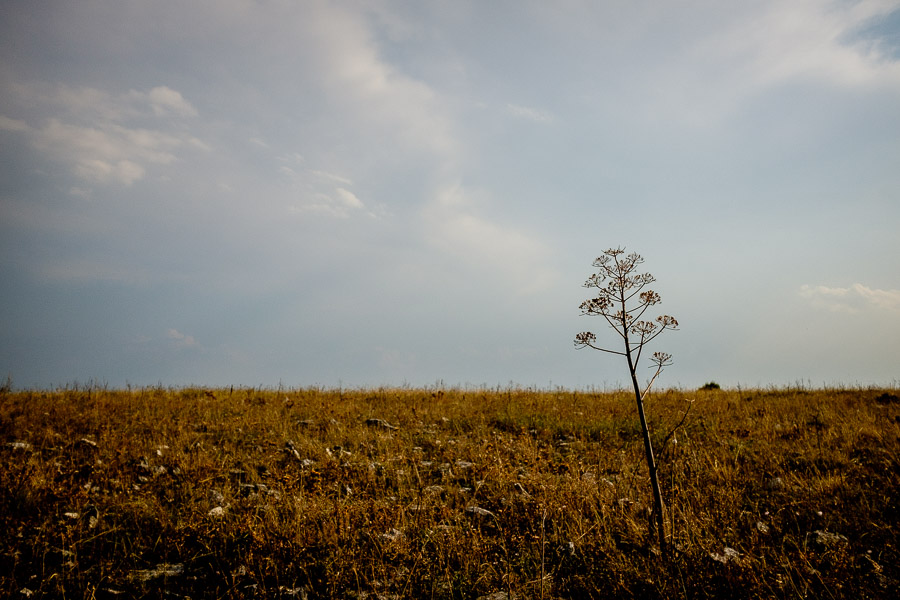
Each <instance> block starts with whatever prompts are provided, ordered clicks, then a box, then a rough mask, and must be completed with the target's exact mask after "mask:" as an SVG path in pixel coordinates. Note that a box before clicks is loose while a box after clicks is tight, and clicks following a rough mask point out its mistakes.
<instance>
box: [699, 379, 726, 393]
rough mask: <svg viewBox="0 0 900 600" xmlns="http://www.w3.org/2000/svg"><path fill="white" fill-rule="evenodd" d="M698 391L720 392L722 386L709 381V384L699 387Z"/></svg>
mask: <svg viewBox="0 0 900 600" xmlns="http://www.w3.org/2000/svg"><path fill="white" fill-rule="evenodd" d="M700 389H701V390H706V391H709V390H721V389H722V386H720V385H719V384H718V383H716V382H715V381H710V382H709V383H704V384H703V385H702V386H701V387H700Z"/></svg>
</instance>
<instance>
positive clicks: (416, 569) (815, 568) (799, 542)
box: [0, 387, 900, 599]
mask: <svg viewBox="0 0 900 600" xmlns="http://www.w3.org/2000/svg"><path fill="white" fill-rule="evenodd" d="M895 394H896V391H895V390H894V391H891V390H874V389H846V390H804V389H770V390H750V391H748V390H720V391H702V392H693V391H685V390H670V391H667V392H661V393H657V394H655V395H653V396H651V397H650V399H649V401H648V403H647V407H648V411H649V414H650V422H651V428H652V429H653V432H654V436H655V439H656V442H657V444H660V443H661V442H662V440H663V438H664V436H665V434H666V433H668V432H669V430H670V429H671V427H672V426H673V425H674V424H676V423H677V422H678V421H679V420H680V418H681V415H682V414H683V411H684V410H685V408H686V406H687V404H688V402H689V401H690V400H693V401H694V405H693V408H692V411H691V413H690V415H689V417H688V419H687V420H686V421H685V424H684V426H683V427H681V428H680V429H678V431H677V432H676V433H675V435H674V436H673V437H672V438H671V439H670V440H669V442H668V443H667V444H666V445H665V447H661V448H658V449H657V451H658V454H659V456H660V469H661V470H660V476H661V481H662V484H663V490H664V495H665V499H666V502H667V508H668V514H667V526H668V531H669V535H670V536H671V539H672V542H673V545H674V546H675V547H677V553H676V555H675V557H674V558H673V559H672V560H670V561H663V560H661V559H660V557H659V556H658V554H657V552H656V550H655V548H653V547H652V546H651V543H652V536H650V535H649V534H648V507H649V506H651V505H652V499H651V498H650V495H649V485H648V481H647V473H646V467H645V465H644V462H643V454H642V453H643V449H642V444H641V439H640V434H639V429H638V426H637V423H636V417H635V415H634V408H633V398H631V399H629V395H628V394H627V393H624V392H622V393H588V392H574V391H570V390H569V391H567V390H561V389H560V390H552V391H540V390H527V389H509V390H502V389H497V390H460V389H447V390H426V389H361V390H349V391H348V390H320V389H300V390H272V389H246V388H242V389H224V390H222V389H216V390H207V389H165V388H144V389H132V390H108V389H99V388H96V387H72V388H68V389H60V390H57V391H52V392H47V391H44V392H42V391H22V392H10V391H8V390H4V391H3V392H2V395H0V443H2V447H0V455H2V456H0V458H2V466H0V519H2V526H3V534H2V542H0V596H5V597H26V596H27V595H28V594H29V593H33V594H34V596H35V597H48V598H49V597H66V598H73V597H74V598H82V597H84V598H89V597H97V598H100V597H147V598H156V597H160V598H162V597H168V598H177V597H185V596H190V597H191V598H203V597H210V598H218V597H234V598H240V597H250V596H257V597H267V598H277V597H284V598H303V597H306V598H373V599H374V598H479V597H488V598H490V597H493V598H501V597H506V598H512V597H513V596H515V597H516V598H547V599H549V598H720V597H730V598H759V597H766V598H801V597H822V598H847V597H853V598H882V597H883V598H888V597H897V594H898V581H900V553H898V535H897V525H898V518H900V506H898V497H900V496H898V491H900V490H898V488H900V463H898V456H900V401H898V398H897V396H896V395H895ZM368 419H380V420H382V421H383V423H380V424H379V423H374V422H373V424H370V425H367V424H366V421H367V420H368ZM384 424H388V425H390V426H392V427H395V428H396V429H390V428H386V427H384V426H383V425H384ZM500 593H505V594H507V595H506V596H501V595H499V594H500Z"/></svg>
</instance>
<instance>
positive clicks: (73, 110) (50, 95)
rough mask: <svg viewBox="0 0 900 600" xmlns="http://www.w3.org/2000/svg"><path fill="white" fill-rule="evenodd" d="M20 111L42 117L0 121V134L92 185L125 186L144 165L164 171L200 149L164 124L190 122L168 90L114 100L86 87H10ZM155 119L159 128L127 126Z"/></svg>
mask: <svg viewBox="0 0 900 600" xmlns="http://www.w3.org/2000/svg"><path fill="white" fill-rule="evenodd" d="M12 87H13V89H14V91H15V94H16V96H17V99H18V101H19V103H20V105H21V106H23V107H31V106H37V107H38V108H40V110H41V113H42V116H41V117H39V118H35V119H31V122H29V119H15V118H11V117H9V116H5V115H0V129H4V130H7V131H15V132H19V133H21V134H23V135H24V136H25V137H26V138H27V139H28V141H29V142H30V143H31V145H32V146H33V147H34V148H35V149H37V150H38V151H40V152H42V153H43V154H44V155H46V156H47V157H49V158H51V159H53V160H56V161H58V162H61V163H63V164H65V165H67V166H68V167H69V169H70V171H71V172H72V174H74V175H75V176H76V177H77V178H79V179H81V180H83V181H86V182H89V183H92V184H108V183H118V184H122V185H125V186H130V185H132V184H134V183H135V182H137V181H139V180H141V179H143V178H144V177H145V176H146V174H147V169H148V167H149V166H150V165H168V164H171V163H172V162H174V161H175V160H176V152H177V151H178V150H179V149H181V148H183V147H192V148H200V149H203V148H206V145H205V144H204V143H203V142H201V141H200V140H198V139H196V138H195V137H193V136H190V135H187V134H186V133H184V131H182V130H180V129H178V128H174V127H168V125H169V123H168V119H170V118H171V117H172V116H173V115H174V116H177V117H186V116H193V115H196V114H197V111H196V109H195V108H194V107H193V106H192V105H191V104H190V103H189V102H188V101H187V100H185V99H184V97H183V96H182V95H181V94H180V93H179V92H177V91H176V90H173V89H171V88H168V87H166V86H158V87H155V88H153V89H151V90H150V91H149V92H137V91H133V90H132V91H130V92H128V93H126V94H122V95H118V96H117V95H114V94H110V93H108V92H105V91H103V90H98V89H95V88H89V87H78V88H72V87H68V86H64V85H50V84H43V83H31V84H15V85H13V86H12ZM148 117H149V118H151V119H157V121H158V124H159V128H157V129H148V128H146V127H133V126H129V122H130V121H131V120H132V119H141V120H145V119H146V118H148Z"/></svg>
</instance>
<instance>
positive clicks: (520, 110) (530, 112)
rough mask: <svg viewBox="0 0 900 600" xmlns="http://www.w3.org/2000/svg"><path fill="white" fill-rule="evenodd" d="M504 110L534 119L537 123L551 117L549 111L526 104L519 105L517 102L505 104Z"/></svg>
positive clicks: (515, 115) (530, 119) (523, 117)
mask: <svg viewBox="0 0 900 600" xmlns="http://www.w3.org/2000/svg"><path fill="white" fill-rule="evenodd" d="M506 111H507V112H508V113H509V114H511V115H512V116H514V117H518V118H520V119H527V120H529V121H536V122H538V123H542V122H545V121H549V120H550V119H551V117H550V114H549V113H546V112H544V111H541V110H538V109H536V108H530V107H528V106H520V105H518V104H507V105H506Z"/></svg>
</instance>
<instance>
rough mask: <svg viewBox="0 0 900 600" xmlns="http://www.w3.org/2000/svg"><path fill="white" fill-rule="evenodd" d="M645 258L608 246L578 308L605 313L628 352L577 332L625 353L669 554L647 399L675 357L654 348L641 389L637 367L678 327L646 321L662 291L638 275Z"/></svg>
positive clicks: (582, 343)
mask: <svg viewBox="0 0 900 600" xmlns="http://www.w3.org/2000/svg"><path fill="white" fill-rule="evenodd" d="M643 262H644V259H643V258H642V257H641V256H640V255H639V254H636V253H631V254H628V255H626V254H625V250H624V249H623V248H610V249H609V250H606V251H605V252H604V253H603V255H602V256H600V257H599V258H597V259H596V260H595V261H594V267H595V268H597V269H598V271H597V272H596V273H594V274H593V275H591V276H590V277H589V278H588V280H587V281H586V282H585V283H584V287H586V288H590V289H595V290H596V294H597V295H596V297H594V298H591V299H589V300H585V301H584V302H582V303H581V306H580V307H579V308H580V309H581V314H583V315H588V316H601V317H603V318H604V319H605V320H606V322H607V323H608V324H609V326H610V328H612V330H613V331H615V332H616V333H617V334H619V337H621V338H622V342H623V344H624V350H613V349H610V348H606V347H602V346H598V345H597V343H596V342H597V336H596V335H594V334H593V333H591V332H590V331H583V332H581V333H579V334H578V335H576V336H575V346H576V347H577V348H593V349H594V350H600V351H601V352H608V353H610V354H618V355H620V356H624V357H625V359H626V360H627V362H628V372H629V374H630V376H631V383H632V386H633V387H634V398H635V402H636V403H637V412H638V417H639V418H640V421H641V433H642V435H643V438H644V451H645V454H646V459H647V467H648V469H649V471H650V485H651V487H652V491H653V515H652V519H653V521H655V523H656V530H657V531H656V533H657V537H658V539H659V548H660V552H661V554H662V555H663V556H667V555H668V552H667V544H666V532H665V517H664V515H663V510H664V509H663V499H662V492H661V491H660V487H659V476H658V474H657V467H656V460H655V458H654V456H653V443H652V442H651V440H650V428H649V426H648V425H647V417H646V415H645V413H644V399H645V398H646V397H647V394H648V393H649V392H650V387H651V386H652V385H653V382H654V381H656V378H657V377H658V376H659V374H660V373H661V372H662V370H663V367H666V366H669V365H670V364H672V356H671V355H670V354H667V353H665V352H654V353H653V356H652V357H651V359H650V361H651V363H652V364H651V367H655V371H654V372H653V375H652V376H651V377H650V379H649V381H648V382H647V384H646V386H645V387H644V389H643V391H641V386H640V384H639V383H638V374H637V369H638V365H639V364H640V361H641V357H642V354H643V352H644V347H645V346H646V345H647V344H649V343H650V342H651V341H652V340H654V339H655V338H656V337H657V336H658V335H660V334H661V333H662V332H663V331H665V330H667V329H672V330H674V329H677V328H678V321H676V320H675V318H674V317H671V316H669V315H660V316H658V317H656V319H654V320H644V319H643V317H644V313H646V312H647V310H648V309H649V308H650V307H651V306H655V305H656V304H659V303H660V302H661V298H660V296H659V294H657V293H656V292H654V291H653V290H651V289H648V288H647V286H648V285H650V284H651V283H653V282H654V281H656V280H655V279H654V277H653V276H652V275H651V274H650V273H638V272H637V269H638V267H639V266H640V265H641V264H642V263H643Z"/></svg>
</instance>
